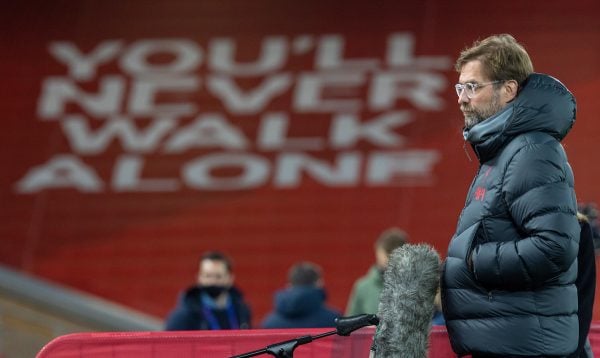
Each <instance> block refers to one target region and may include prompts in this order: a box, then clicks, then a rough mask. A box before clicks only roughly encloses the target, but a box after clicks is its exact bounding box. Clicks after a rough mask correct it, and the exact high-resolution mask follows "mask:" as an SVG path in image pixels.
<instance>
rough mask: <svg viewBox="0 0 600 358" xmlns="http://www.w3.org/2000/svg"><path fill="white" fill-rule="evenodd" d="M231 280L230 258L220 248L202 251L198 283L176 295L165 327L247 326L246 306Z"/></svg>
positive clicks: (187, 328)
mask: <svg viewBox="0 0 600 358" xmlns="http://www.w3.org/2000/svg"><path fill="white" fill-rule="evenodd" d="M233 281H234V276H233V271H232V264H231V260H230V259H229V258H228V257H227V256H225V255H224V254H223V253H221V252H216V251H210V252H207V253H205V254H204V255H203V256H202V258H201V259H200V264H199V269H198V284H197V285H196V286H193V287H190V288H188V289H187V290H186V291H184V292H183V293H182V294H181V295H180V297H179V301H178V303H177V306H176V307H175V308H174V309H173V311H172V312H171V313H170V314H169V317H167V320H166V324H165V328H166V329H167V330H170V331H175V330H196V329H202V330H221V329H244V328H250V322H251V316H250V308H249V307H248V305H247V304H246V303H245V302H244V299H243V297H242V294H241V292H240V291H239V290H238V289H236V288H235V287H234V286H233Z"/></svg>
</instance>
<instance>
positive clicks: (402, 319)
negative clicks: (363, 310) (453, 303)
mask: <svg viewBox="0 0 600 358" xmlns="http://www.w3.org/2000/svg"><path fill="white" fill-rule="evenodd" d="M439 276H440V256H439V254H438V253H437V252H436V251H435V250H434V249H433V248H432V247H431V246H429V245H426V244H416V245H413V244H405V245H403V246H401V247H399V248H397V249H395V250H394V251H392V253H391V255H390V258H389V262H388V265H387V267H386V270H385V273H384V278H383V289H382V291H381V296H380V298H379V308H378V311H377V316H378V317H379V319H380V322H379V325H378V327H377V330H376V332H375V336H374V337H373V350H374V356H375V357H377V358H388V357H403V358H425V357H427V346H428V338H429V330H430V329H431V320H432V317H433V312H434V298H435V295H436V292H437V290H438V285H439Z"/></svg>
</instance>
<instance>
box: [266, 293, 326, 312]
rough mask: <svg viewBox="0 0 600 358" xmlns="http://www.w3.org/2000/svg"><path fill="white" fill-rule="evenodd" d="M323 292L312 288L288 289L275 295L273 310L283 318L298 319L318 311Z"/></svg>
mask: <svg viewBox="0 0 600 358" xmlns="http://www.w3.org/2000/svg"><path fill="white" fill-rule="evenodd" d="M325 297H326V295H325V291H324V290H323V289H322V288H318V287H312V286H296V287H290V288H286V289H283V290H280V291H278V292H277V293H275V310H276V311H277V312H278V313H279V314H281V315H283V316H285V317H300V316H305V315H308V314H309V313H312V312H314V311H316V310H317V309H319V308H320V307H321V305H322V304H323V302H324V301H325Z"/></svg>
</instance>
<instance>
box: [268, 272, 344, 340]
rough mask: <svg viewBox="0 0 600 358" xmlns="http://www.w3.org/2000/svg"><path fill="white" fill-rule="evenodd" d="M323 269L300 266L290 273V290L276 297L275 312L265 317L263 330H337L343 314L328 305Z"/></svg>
mask: <svg viewBox="0 0 600 358" xmlns="http://www.w3.org/2000/svg"><path fill="white" fill-rule="evenodd" d="M326 297H327V296H326V294H325V289H324V281H323V275H322V270H321V268H320V267H319V266H318V265H316V264H314V263H311V262H299V263H297V264H295V265H293V266H292V267H291V268H290V271H289V272H288V287H287V288H285V289H282V290H280V291H278V292H276V293H275V299H274V302H275V310H274V311H273V312H271V313H269V314H267V316H266V317H265V319H264V321H263V323H262V325H261V326H262V328H316V327H334V326H335V319H336V318H338V317H339V316H340V312H338V311H337V310H334V309H332V308H329V307H327V306H326V305H325V299H326Z"/></svg>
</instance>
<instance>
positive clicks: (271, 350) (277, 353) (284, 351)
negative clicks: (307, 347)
mask: <svg viewBox="0 0 600 358" xmlns="http://www.w3.org/2000/svg"><path fill="white" fill-rule="evenodd" d="M336 333H337V330H336V331H330V332H325V333H321V334H317V335H316V336H302V337H298V338H294V339H290V340H287V341H283V342H279V343H275V344H271V345H268V346H267V347H266V348H263V349H259V350H256V351H253V352H248V353H244V354H240V355H237V356H232V357H231V358H248V357H254V356H257V355H260V354H265V353H267V354H270V355H272V356H274V357H277V358H292V357H293V356H294V349H296V347H298V346H299V345H302V344H306V343H310V342H312V341H314V340H315V339H319V338H323V337H327V336H331V335H333V334H336Z"/></svg>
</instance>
